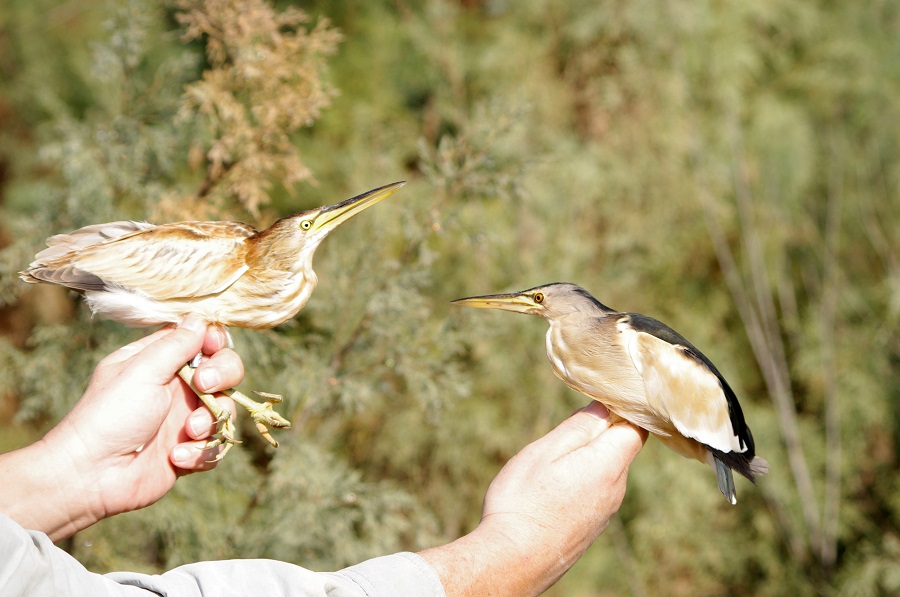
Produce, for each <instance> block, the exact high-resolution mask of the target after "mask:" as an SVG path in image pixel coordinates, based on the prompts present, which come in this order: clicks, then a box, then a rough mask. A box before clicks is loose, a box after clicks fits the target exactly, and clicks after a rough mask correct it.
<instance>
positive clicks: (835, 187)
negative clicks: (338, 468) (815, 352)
mask: <svg viewBox="0 0 900 597" xmlns="http://www.w3.org/2000/svg"><path fill="white" fill-rule="evenodd" d="M834 145H835V142H834V138H833V137H832V160H833V162H836V161H837V159H836V157H835V156H836V153H837V150H836V149H835V148H834ZM828 170H829V172H830V173H831V176H829V177H828V212H827V216H826V221H825V255H824V264H823V272H824V275H823V277H824V281H823V284H822V304H821V312H820V315H819V326H820V341H821V343H822V346H821V351H822V361H821V365H822V379H823V386H824V400H825V454H826V460H825V503H824V519H823V521H822V527H823V528H822V543H821V547H820V549H821V559H822V566H823V567H824V568H825V570H826V572H828V571H830V570H831V569H832V568H833V566H834V564H835V561H836V560H837V534H838V527H839V519H840V499H841V411H840V402H839V396H838V388H837V372H836V370H835V369H836V366H837V363H836V359H835V319H836V312H837V297H838V292H839V288H838V285H839V277H840V271H839V269H838V268H839V266H838V250H839V248H840V232H841V220H842V203H843V193H842V187H843V181H842V180H841V168H840V167H839V165H838V164H836V163H832V164H831V167H830V168H829V169H828Z"/></svg>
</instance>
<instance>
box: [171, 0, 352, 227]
mask: <svg viewBox="0 0 900 597" xmlns="http://www.w3.org/2000/svg"><path fill="white" fill-rule="evenodd" d="M176 6H177V8H178V9H179V11H180V12H179V13H178V14H177V15H176V18H177V19H178V22H179V23H180V24H182V25H183V26H184V27H185V33H184V36H183V39H184V40H185V41H190V40H197V39H202V40H203V42H204V43H205V44H206V56H207V60H208V63H209V68H208V69H207V70H206V71H204V73H203V77H202V79H201V80H199V81H196V82H194V83H191V84H189V85H187V87H186V89H185V93H184V96H183V100H184V103H183V105H182V108H181V112H180V117H181V118H182V119H184V121H186V122H190V121H198V120H199V121H200V123H201V124H202V125H203V126H205V127H206V129H207V131H206V132H207V134H208V138H204V139H198V140H197V141H196V142H195V143H196V144H197V147H196V148H195V149H194V150H193V151H192V152H191V155H192V156H193V159H192V160H191V161H192V162H193V163H192V165H193V166H194V167H204V166H205V169H206V175H205V178H204V180H203V182H202V184H201V187H200V189H199V191H198V193H197V194H198V197H199V198H201V199H207V200H209V199H223V198H232V197H233V198H237V199H238V200H239V201H240V203H241V204H242V205H243V207H244V208H245V209H247V210H248V211H249V212H250V213H252V214H254V215H258V214H259V208H260V207H261V206H263V205H265V204H266V203H267V202H268V201H269V194H268V191H269V190H270V189H271V187H272V185H273V181H275V180H276V179H277V180H278V181H279V182H280V183H281V184H284V185H286V186H290V185H293V184H296V183H298V182H300V181H303V180H308V179H311V178H312V173H311V172H310V171H309V169H308V168H307V167H306V166H305V165H304V163H303V161H302V160H301V159H300V156H299V155H298V152H297V150H296V148H295V147H294V145H293V144H292V143H291V135H292V134H293V133H295V132H296V131H298V130H299V129H301V128H302V127H304V126H311V125H312V124H313V123H314V122H315V120H316V119H317V118H318V117H319V115H320V114H321V112H322V110H323V109H324V108H326V107H327V106H328V105H329V104H330V103H331V100H332V98H333V97H334V96H335V94H336V91H335V89H334V88H333V87H332V86H331V85H330V83H329V82H328V81H327V79H326V78H325V77H324V76H323V75H324V70H325V67H326V57H328V56H330V55H332V54H334V52H335V50H336V48H337V44H338V42H339V41H340V40H341V34H340V33H339V32H338V31H337V30H336V29H334V28H333V27H332V26H331V24H330V23H329V21H328V20H326V19H320V20H319V21H318V22H317V23H315V24H314V25H313V24H310V23H311V19H310V17H309V16H308V15H307V14H306V13H304V12H303V11H301V10H298V9H296V8H288V9H286V10H284V11H280V12H279V11H276V10H275V9H274V8H273V7H272V5H271V4H270V3H268V2H266V1H265V0H177V2H176ZM198 117H199V118H198Z"/></svg>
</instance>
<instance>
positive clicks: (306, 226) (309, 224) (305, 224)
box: [300, 220, 312, 230]
mask: <svg viewBox="0 0 900 597" xmlns="http://www.w3.org/2000/svg"><path fill="white" fill-rule="evenodd" d="M300 227H301V228H303V229H304V230H309V229H310V228H311V227H312V222H310V221H309V220H303V221H302V222H300Z"/></svg>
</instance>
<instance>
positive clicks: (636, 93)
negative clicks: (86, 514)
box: [0, 0, 900, 596]
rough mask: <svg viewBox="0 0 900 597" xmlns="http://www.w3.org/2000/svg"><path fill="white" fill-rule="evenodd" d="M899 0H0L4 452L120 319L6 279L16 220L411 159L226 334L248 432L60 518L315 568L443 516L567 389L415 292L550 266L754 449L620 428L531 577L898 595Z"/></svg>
mask: <svg viewBox="0 0 900 597" xmlns="http://www.w3.org/2000/svg"><path fill="white" fill-rule="evenodd" d="M898 27H900V19H898V6H897V5H896V4H894V3H889V2H871V1H864V2H855V3H833V2H823V1H817V2H816V1H814V2H806V3H799V4H798V3H796V2H790V1H787V0H764V1H762V2H754V3H744V2H736V1H725V2H689V1H685V0H674V1H672V2H666V3H655V2H652V3H651V2H634V1H632V2H625V1H619V0H607V1H604V2H588V1H581V0H579V1H571V2H541V1H537V0H524V1H521V2H505V1H502V0H483V1H477V0H476V1H466V2H460V1H456V2H453V1H449V0H425V1H423V2H419V3H407V2H402V1H387V0H375V1H373V0H370V1H367V2H362V1H358V0H347V1H344V2H317V1H310V2H298V3H296V4H292V5H288V4H287V3H284V2H278V3H276V4H274V5H273V4H270V3H267V2H265V1H264V0H243V1H242V0H222V1H218V2H213V1H212V0H178V1H176V2H171V3H168V4H164V5H162V6H157V5H156V4H155V3H149V2H141V1H139V0H116V1H113V2H77V3H76V2H54V1H51V0H29V1H24V0H10V1H8V2H5V3H4V4H3V5H2V7H0V213H2V223H0V246H2V247H3V249H2V250H0V363H2V365H0V424H2V430H3V432H2V434H0V449H4V450H7V449H13V448H15V447H17V446H20V445H23V444H25V443H27V442H28V441H31V440H32V439H34V438H35V437H38V436H39V435H40V434H41V433H42V432H43V431H44V430H45V429H47V428H48V427H49V426H50V425H52V423H53V422H54V421H56V420H58V419H59V418H60V417H61V416H62V415H63V414H64V413H66V412H67V411H68V409H69V408H70V407H71V405H72V404H73V403H74V402H75V401H76V400H77V399H78V398H79V396H80V394H81V392H82V390H83V389H84V386H85V385H86V382H87V380H88V377H89V375H90V371H91V370H92V368H93V367H94V366H95V364H96V362H97V361H98V360H99V359H100V358H101V357H102V356H103V355H105V354H106V353H108V352H110V351H111V350H113V349H114V348H115V347H117V346H119V345H121V344H122V343H125V342H127V341H130V340H131V339H134V338H135V337H136V336H138V335H140V334H141V333H142V332H141V331H136V330H127V329H125V328H123V327H121V326H119V325H117V324H112V323H108V322H104V321H102V320H94V319H91V318H90V315H89V313H88V312H87V310H86V309H85V307H84V306H83V305H82V304H80V302H78V301H77V300H75V299H74V298H73V297H71V296H69V295H67V294H66V293H65V292H64V291H60V290H59V289H55V288H49V287H26V286H25V285H24V284H22V283H21V282H19V280H18V279H17V277H16V272H17V271H18V270H20V269H22V268H24V267H25V266H26V265H27V264H28V263H29V261H30V260H31V257H32V256H33V254H34V253H35V252H36V251H38V250H39V249H40V248H41V247H42V246H43V239H44V238H45V237H47V236H49V235H51V234H53V233H56V232H61V231H65V230H70V229H74V228H77V227H79V226H82V225H85V224H89V223H96V222H101V221H108V220H114V219H121V218H132V219H147V220H149V221H154V222H164V221H176V220H181V219H201V218H202V219H241V220H243V221H247V222H252V223H254V224H256V225H258V226H266V225H268V224H269V223H271V222H272V221H273V220H274V219H275V218H276V217H278V216H280V215H283V214H287V213H291V212H295V211H300V210H303V209H308V208H311V207H314V206H316V205H322V204H326V203H333V202H336V201H338V200H342V199H344V198H347V197H350V196H352V195H355V194H357V193H359V192H362V191H364V190H367V189H369V188H373V187H376V186H379V185H381V184H385V183H388V182H392V181H394V180H400V179H407V180H409V181H410V183H409V184H408V185H407V186H406V187H405V188H404V189H403V190H402V191H401V192H400V193H399V194H398V195H395V196H394V197H392V198H391V199H390V200H389V201H387V202H385V203H383V204H381V205H379V206H378V207H377V208H375V209H372V210H370V211H367V212H366V214H364V215H363V216H362V217H360V218H357V219H355V220H353V221H352V222H350V223H349V224H347V225H346V226H344V227H342V228H341V229H340V230H339V231H337V232H336V233H335V234H334V235H332V237H331V238H330V239H329V240H328V241H326V242H325V244H324V245H323V247H322V248H321V249H320V250H319V252H318V254H317V257H316V269H317V271H318V273H319V275H320V280H321V282H320V285H319V289H318V290H317V291H316V293H315V294H314V295H313V298H312V300H311V301H310V303H309V304H308V306H307V307H306V309H305V310H304V311H303V312H302V313H301V314H300V316H299V317H298V318H297V319H296V320H294V321H292V322H289V323H288V324H285V325H284V326H282V327H280V328H279V329H276V330H272V331H268V332H242V331H238V332H237V333H236V334H235V337H236V341H237V347H238V351H239V352H240V353H241V355H242V356H243V358H244V361H245V363H246V365H247V370H248V373H247V380H246V384H245V385H246V387H248V388H259V389H263V390H269V391H278V392H282V393H284V394H285V395H286V397H287V400H286V403H285V405H284V407H283V409H282V412H284V413H285V414H286V415H288V416H289V418H291V419H292V420H293V421H294V423H295V425H294V427H293V428H292V429H291V430H290V431H287V432H280V433H279V434H278V439H279V440H280V441H281V442H282V447H281V448H279V449H278V450H277V451H273V450H271V449H269V448H267V447H266V445H265V444H264V443H262V442H261V441H260V440H258V439H257V437H256V436H255V435H254V432H252V431H253V430H252V429H247V428H246V427H245V428H244V429H243V438H244V439H245V440H246V441H245V444H244V445H243V446H242V447H241V448H240V449H236V450H234V451H232V452H231V454H230V455H229V457H228V458H227V459H226V460H225V462H223V463H222V464H221V465H220V466H219V467H218V470H217V472H216V473H214V474H209V475H196V476H191V477H188V478H186V479H183V480H182V481H180V482H179V485H178V487H177V488H176V489H175V491H173V492H172V493H171V494H170V495H169V496H167V497H166V498H165V499H164V500H162V501H161V502H159V503H157V504H156V505H154V506H152V507H150V508H147V509H146V510H143V511H140V512H137V513H134V514H129V515H127V516H121V517H117V518H113V519H110V520H106V521H104V522H102V523H100V524H98V525H96V526H94V527H92V528H90V529H88V530H86V531H84V532H82V533H79V534H78V535H76V536H75V537H73V538H72V539H70V540H69V541H67V542H66V543H65V545H64V547H66V549H68V550H69V551H70V552H71V553H73V554H74V555H75V556H76V557H77V558H78V559H79V560H80V561H82V562H84V563H85V565H87V566H88V567H89V568H90V569H92V570H95V571H98V572H103V571H109V570H115V569H134V570H140V571H152V572H155V571H160V570H163V569H167V568H170V567H173V566H176V565H179V564H182V563H186V562H190V561H195V560H198V559H209V558H230V557H272V558H280V559H285V560H289V561H294V562H297V563H300V564H302V565H304V566H308V567H312V568H317V569H335V568H339V567H342V566H345V565H348V564H351V563H355V562H358V561H360V560H362V559H364V558H367V557H372V556H376V555H382V554H385V553H388V552H392V551H397V550H401V549H412V550H415V549H419V548H423V547H426V546H430V545H434V544H436V543H438V542H442V541H446V540H449V539H452V538H455V537H457V536H459V535H460V534H462V533H464V532H466V531H467V530H468V529H470V528H471V527H472V526H473V525H474V524H475V523H476V522H477V520H478V515H479V510H480V505H481V498H482V496H483V494H484V491H485V490H486V488H487V484H488V482H489V481H490V479H491V478H492V477H493V475H494V474H495V473H496V471H497V470H498V469H499V467H500V466H502V464H503V463H504V462H505V461H506V460H507V459H508V458H509V457H510V456H511V455H512V454H514V453H515V452H516V451H517V450H518V449H519V448H521V447H522V446H523V445H524V444H526V443H527V442H529V441H531V440H533V439H535V438H536V437H538V436H540V435H541V434H543V433H544V432H546V431H547V430H548V429H550V428H551V427H552V426H553V425H555V424H556V423H557V422H558V421H560V420H561V419H562V418H564V417H565V416H566V415H567V414H569V413H570V412H571V411H572V410H573V409H574V408H577V407H579V406H581V405H583V404H584V403H585V402H586V399H585V398H584V397H582V396H580V395H578V394H575V393H573V392H572V391H570V390H568V389H566V388H565V386H564V385H563V384H561V383H560V382H559V381H558V380H556V379H555V378H554V377H553V375H552V373H551V371H550V368H549V366H548V363H547V362H546V357H545V356H544V349H543V343H542V341H543V334H544V331H545V330H544V326H543V325H542V324H541V323H540V322H537V321H535V320H531V319H526V318H513V317H509V316H506V315H498V314H492V313H485V312H474V311H473V312H463V311H462V310H457V309H455V308H453V307H451V306H450V305H449V301H450V300H452V299H454V298H458V297H461V296H467V295H471V294H483V293H488V292H499V291H505V290H515V289H522V288H527V287H531V286H535V285H537V284H542V283H546V282H551V281H573V282H577V283H579V284H581V285H582V286H584V287H585V288H587V289H589V290H590V291H591V292H593V293H594V294H595V295H596V296H597V297H598V298H599V299H600V300H602V301H603V302H605V303H607V304H610V305H612V306H613V307H615V308H618V309H620V310H628V311H639V312H644V313H647V314H650V315H653V316H656V317H658V318H660V319H663V320H664V321H667V322H668V323H670V324H671V325H672V326H673V327H675V328H676V329H678V330H680V331H682V332H683V333H684V334H685V335H687V336H688V337H689V338H690V339H691V340H692V341H693V342H694V343H695V344H697V345H698V346H699V347H701V348H702V349H703V350H704V351H705V352H706V353H707V354H708V355H709V356H710V357H711V358H712V359H713V360H714V361H715V362H716V363H717V364H719V367H720V369H721V370H722V371H723V373H724V374H725V375H726V377H728V379H729V380H731V382H732V385H733V386H734V387H735V389H736V390H737V393H738V395H739V396H740V397H741V402H742V405H743V406H744V410H745V412H746V414H747V417H748V419H749V421H750V423H751V426H752V428H753V431H754V435H755V437H756V439H757V444H758V451H759V453H761V454H762V455H763V456H765V457H766V458H767V459H768V460H769V462H770V465H771V473H770V475H769V476H767V477H765V478H764V479H763V480H762V481H761V482H760V485H759V487H756V488H754V487H752V486H750V485H749V484H748V483H743V484H740V483H741V482H740V481H739V488H738V492H739V495H740V503H739V505H738V507H736V508H732V507H730V506H728V504H726V503H725V501H724V500H723V499H722V498H721V496H720V495H719V493H718V491H717V490H716V488H715V481H714V478H713V476H712V475H711V473H710V471H709V470H707V469H706V468H705V467H702V466H699V465H697V464H691V463H689V462H686V461H683V460H681V459H679V458H678V457H676V456H674V455H673V454H671V453H669V452H667V451H665V450H664V449H662V448H661V446H660V445H658V444H657V443H656V442H653V441H652V440H651V441H650V442H649V443H648V446H647V447H646V449H645V450H644V452H643V453H642V455H641V456H640V458H639V459H638V461H637V463H636V464H635V465H634V467H633V468H632V472H631V475H630V478H629V490H628V494H627V495H626V499H625V503H624V505H623V508H622V510H621V512H620V515H619V516H618V517H617V518H616V519H615V520H614V522H613V524H612V525H611V526H610V528H609V529H608V530H607V532H606V533H605V534H604V535H603V536H602V537H601V539H600V540H599V541H598V542H597V544H596V545H595V546H594V547H592V548H591V550H590V551H589V552H588V554H587V555H586V556H585V558H584V559H583V560H582V561H581V562H580V563H579V564H578V565H577V566H576V568H575V569H574V570H573V571H572V572H571V573H570V574H569V575H567V576H566V577H565V578H564V579H563V580H562V581H561V582H560V583H559V584H558V585H557V586H556V587H554V588H553V589H551V591H550V594H553V595H574V596H589V595H622V594H632V595H650V594H669V595H712V594H725V593H728V594H735V595H784V594H794V595H817V594H831V593H839V594H849V595H857V594H858V595H870V594H879V593H880V594H890V593H896V592H898V591H900V575H898V573H897V561H898V559H900V532H898V529H900V497H898V496H900V474H898V451H900V430H898V425H900V406H898V404H900V401H898V398H900V395H898V383H897V382H898V375H897V373H898V368H900V341H898V315H900V245H898V240H900V239H898V236H900V209H898V208H900V205H898V203H900V199H898V196H900V195H898V185H900V178H898V172H900V168H898V165H900V164H898V161H900V148H898V143H900V117H898V116H900V114H898V112H900V101H898V99H900V87H898V85H900V37H898V35H897V30H898ZM123 399H127V397H123ZM245 422H246V421H245ZM272 520H279V521H280V525H279V526H277V527H275V526H273V525H272V523H271V521H272ZM223 531H224V532H225V533H226V535H227V537H228V541H222V540H221V539H220V537H221V533H222V532H223Z"/></svg>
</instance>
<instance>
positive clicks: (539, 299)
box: [532, 292, 544, 305]
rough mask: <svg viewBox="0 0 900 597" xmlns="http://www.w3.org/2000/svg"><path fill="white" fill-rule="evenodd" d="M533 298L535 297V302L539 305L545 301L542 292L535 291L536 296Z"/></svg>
mask: <svg viewBox="0 0 900 597" xmlns="http://www.w3.org/2000/svg"><path fill="white" fill-rule="evenodd" d="M532 298H533V299H534V302H536V303H537V304H539V305H540V304H541V303H543V302H544V295H543V294H541V293H540V292H535V293H534V296H533V297H532Z"/></svg>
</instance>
